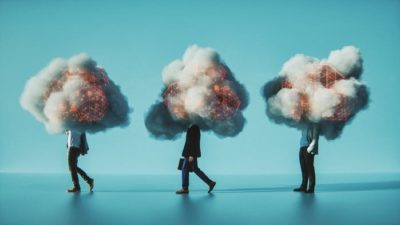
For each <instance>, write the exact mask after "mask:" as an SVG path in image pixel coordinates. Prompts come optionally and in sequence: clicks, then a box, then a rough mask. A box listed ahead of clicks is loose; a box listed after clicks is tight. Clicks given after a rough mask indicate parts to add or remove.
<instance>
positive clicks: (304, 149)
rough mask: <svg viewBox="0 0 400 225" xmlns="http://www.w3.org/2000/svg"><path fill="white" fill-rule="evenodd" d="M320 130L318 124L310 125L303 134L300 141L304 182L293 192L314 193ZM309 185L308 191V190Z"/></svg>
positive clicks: (300, 157)
mask: <svg viewBox="0 0 400 225" xmlns="http://www.w3.org/2000/svg"><path fill="white" fill-rule="evenodd" d="M318 139H319V128H318V125H317V124H309V125H308V126H307V127H305V128H304V129H303V130H302V132H301V139H300V153H299V159H300V167H301V174H302V182H301V185H300V187H298V188H296V189H294V190H293V191H297V192H305V193H314V189H315V169H314V156H315V155H317V154H318ZM307 184H308V189H307Z"/></svg>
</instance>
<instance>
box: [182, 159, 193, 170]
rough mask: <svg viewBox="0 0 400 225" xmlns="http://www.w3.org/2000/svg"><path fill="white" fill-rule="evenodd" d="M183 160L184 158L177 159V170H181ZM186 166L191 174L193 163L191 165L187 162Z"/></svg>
mask: <svg viewBox="0 0 400 225" xmlns="http://www.w3.org/2000/svg"><path fill="white" fill-rule="evenodd" d="M184 160H185V159H184V158H180V159H179V163H178V170H182V167H183V161H184ZM186 166H187V168H188V169H189V172H193V163H191V162H189V161H188V164H187V165H186Z"/></svg>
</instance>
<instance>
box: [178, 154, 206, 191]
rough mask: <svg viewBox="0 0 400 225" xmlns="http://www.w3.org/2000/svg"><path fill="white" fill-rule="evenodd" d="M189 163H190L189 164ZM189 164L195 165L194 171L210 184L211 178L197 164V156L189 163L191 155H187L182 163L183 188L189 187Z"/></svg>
mask: <svg viewBox="0 0 400 225" xmlns="http://www.w3.org/2000/svg"><path fill="white" fill-rule="evenodd" d="M188 164H189V165H188ZM188 166H193V172H194V173H195V174H196V175H197V176H198V177H200V179H201V180H203V181H204V182H205V183H206V184H208V185H210V184H211V182H212V181H211V180H210V178H208V177H207V175H206V174H205V173H204V172H203V171H201V170H200V168H199V167H198V166H197V158H194V159H193V161H192V162H190V163H189V157H185V160H184V161H183V165H182V188H184V189H188V188H189V168H188Z"/></svg>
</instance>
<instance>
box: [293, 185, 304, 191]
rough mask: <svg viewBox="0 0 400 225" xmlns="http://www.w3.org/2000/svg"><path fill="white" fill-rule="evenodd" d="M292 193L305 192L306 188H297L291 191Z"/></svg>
mask: <svg viewBox="0 0 400 225" xmlns="http://www.w3.org/2000/svg"><path fill="white" fill-rule="evenodd" d="M293 191H295V192H306V188H305V187H301V186H300V187H298V188H295V189H293Z"/></svg>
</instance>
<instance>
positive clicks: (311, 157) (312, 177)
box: [306, 153, 315, 193]
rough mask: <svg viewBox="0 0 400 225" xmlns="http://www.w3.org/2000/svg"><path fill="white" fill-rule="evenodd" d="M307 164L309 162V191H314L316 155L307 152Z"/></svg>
mask: <svg viewBox="0 0 400 225" xmlns="http://www.w3.org/2000/svg"><path fill="white" fill-rule="evenodd" d="M306 164H307V173H308V179H309V187H308V190H307V192H309V193H313V192H314V189H315V168H314V155H312V154H310V153H307V158H306Z"/></svg>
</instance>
